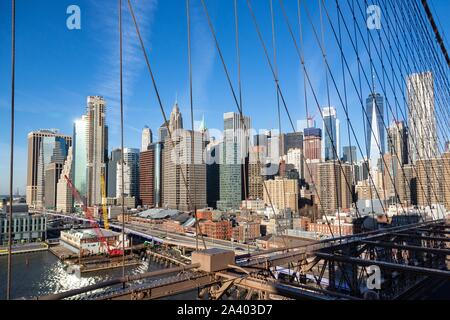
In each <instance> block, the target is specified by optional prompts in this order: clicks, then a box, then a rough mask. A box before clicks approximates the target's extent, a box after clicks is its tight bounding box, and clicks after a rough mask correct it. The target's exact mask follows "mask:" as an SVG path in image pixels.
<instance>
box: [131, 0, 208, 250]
mask: <svg viewBox="0 0 450 320" xmlns="http://www.w3.org/2000/svg"><path fill="white" fill-rule="evenodd" d="M127 1H128V8H129V10H130V13H131V17H132V18H133V23H134V26H135V29H136V34H137V36H138V38H139V43H140V46H141V49H142V54H143V55H144V60H145V64H146V66H147V70H148V73H149V75H150V78H151V80H152V86H153V90H154V91H155V94H156V98H157V100H158V106H159V108H160V111H161V114H162V116H163V119H164V124H165V126H166V129H167V132H168V135H169V139H168V140H169V141H170V144H171V147H172V148H173V149H174V150H175V142H174V140H173V133H172V129H171V128H170V125H169V122H168V121H167V115H166V112H165V110H164V106H163V103H162V99H161V95H160V93H159V89H158V85H157V83H156V79H155V75H154V73H153V70H152V67H151V64H150V60H149V58H148V55H147V50H146V48H145V44H144V41H143V39H142V35H141V31H140V29H139V24H138V22H137V19H136V15H135V13H134V9H133V5H132V3H131V0H127ZM180 173H181V178H182V180H183V184H184V186H185V188H186V190H187V191H188V192H187V193H188V199H187V200H188V204H189V205H190V206H191V207H192V206H193V205H192V197H191V194H190V192H189V186H188V183H187V179H186V175H185V172H184V171H183V170H180ZM200 236H201V238H202V242H203V247H204V249H207V247H206V242H205V239H204V237H203V233H200Z"/></svg>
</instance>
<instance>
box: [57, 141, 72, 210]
mask: <svg viewBox="0 0 450 320" xmlns="http://www.w3.org/2000/svg"><path fill="white" fill-rule="evenodd" d="M72 169H73V148H72V147H71V148H69V152H68V154H67V159H66V161H65V162H64V166H63V169H62V171H61V175H60V176H59V180H58V184H57V187H56V190H57V197H56V211H58V212H62V213H72V211H73V195H72V190H71V188H70V186H69V182H68V181H67V179H66V177H68V178H69V179H70V180H73V170H72Z"/></svg>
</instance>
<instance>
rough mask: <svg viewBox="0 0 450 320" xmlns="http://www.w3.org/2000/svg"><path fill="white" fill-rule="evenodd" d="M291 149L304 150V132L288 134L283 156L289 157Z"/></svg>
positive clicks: (285, 139) (285, 138)
mask: <svg viewBox="0 0 450 320" xmlns="http://www.w3.org/2000/svg"><path fill="white" fill-rule="evenodd" d="M290 149H301V150H303V132H292V133H286V135H285V136H284V153H283V155H287V154H288V152H289V150H290Z"/></svg>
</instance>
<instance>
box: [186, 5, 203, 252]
mask: <svg viewBox="0 0 450 320" xmlns="http://www.w3.org/2000/svg"><path fill="white" fill-rule="evenodd" d="M190 4H191V3H190V0H186V17H187V33H188V65H189V100H190V106H191V127H192V132H191V165H192V171H193V173H194V177H195V158H194V151H195V146H194V139H195V133H194V98H193V89H192V56H191V11H190ZM201 143H202V148H203V139H202V142H201ZM189 175H190V176H191V170H189ZM189 180H190V181H189V185H188V187H189V193H190V194H192V186H193V183H192V181H193V179H192V176H191V178H190V179H189ZM192 207H193V209H194V217H195V248H196V250H197V251H198V234H199V225H198V219H197V189H196V187H195V186H194V203H193V204H192Z"/></svg>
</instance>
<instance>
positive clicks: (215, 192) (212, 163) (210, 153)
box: [205, 139, 222, 208]
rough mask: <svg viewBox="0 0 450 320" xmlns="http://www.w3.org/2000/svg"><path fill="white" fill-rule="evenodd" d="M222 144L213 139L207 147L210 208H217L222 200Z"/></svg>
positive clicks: (207, 179)
mask: <svg viewBox="0 0 450 320" xmlns="http://www.w3.org/2000/svg"><path fill="white" fill-rule="evenodd" d="M221 146H222V144H221V143H220V142H218V141H216V140H215V139H212V140H211V141H210V142H209V143H208V145H207V146H206V158H205V161H206V193H207V195H206V198H207V199H206V200H207V203H208V207H210V208H217V201H219V200H220V164H219V162H220V149H221Z"/></svg>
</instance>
